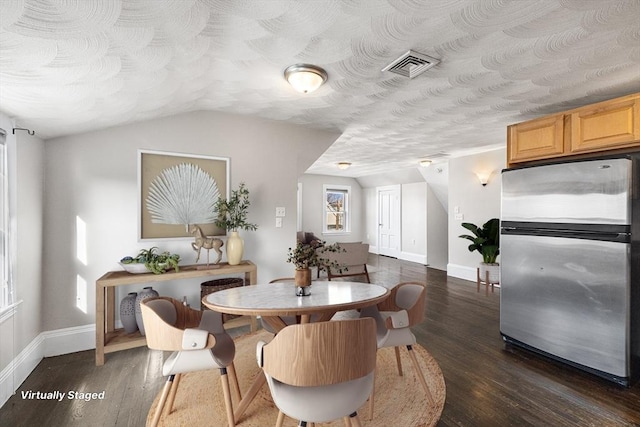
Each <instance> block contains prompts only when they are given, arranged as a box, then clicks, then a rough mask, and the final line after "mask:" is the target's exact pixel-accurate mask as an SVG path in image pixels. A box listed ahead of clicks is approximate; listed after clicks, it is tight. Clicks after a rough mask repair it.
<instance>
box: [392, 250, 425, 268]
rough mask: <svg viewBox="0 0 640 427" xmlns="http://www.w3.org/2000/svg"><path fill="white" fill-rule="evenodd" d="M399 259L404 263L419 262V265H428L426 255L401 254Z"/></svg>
mask: <svg viewBox="0 0 640 427" xmlns="http://www.w3.org/2000/svg"><path fill="white" fill-rule="evenodd" d="M399 258H400V259H402V260H404V261H411V262H417V263H418V264H423V265H427V256H426V255H420V254H413V253H411V252H400V257H399Z"/></svg>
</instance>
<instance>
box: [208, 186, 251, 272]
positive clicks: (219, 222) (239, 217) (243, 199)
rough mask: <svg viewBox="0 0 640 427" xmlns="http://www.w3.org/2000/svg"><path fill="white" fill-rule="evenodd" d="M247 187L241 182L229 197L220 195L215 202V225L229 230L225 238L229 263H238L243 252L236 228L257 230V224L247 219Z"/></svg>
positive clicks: (241, 241)
mask: <svg viewBox="0 0 640 427" xmlns="http://www.w3.org/2000/svg"><path fill="white" fill-rule="evenodd" d="M250 204H251V203H250V202H249V189H248V188H247V187H246V186H245V184H244V182H241V183H240V185H239V186H238V189H237V190H233V191H231V196H230V197H229V199H223V198H222V197H220V198H219V199H218V200H217V201H216V204H215V211H216V212H217V218H216V220H215V224H216V226H217V227H220V228H224V229H225V230H228V231H231V235H230V236H229V238H228V239H227V244H226V247H227V261H228V262H229V264H230V265H237V264H240V261H241V260H242V255H243V253H244V241H243V240H242V238H240V236H239V235H238V230H239V229H241V230H252V231H253V230H257V229H258V226H257V225H256V224H252V223H250V222H249V221H248V220H247V215H248V210H249V205H250Z"/></svg>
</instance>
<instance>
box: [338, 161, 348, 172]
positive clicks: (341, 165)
mask: <svg viewBox="0 0 640 427" xmlns="http://www.w3.org/2000/svg"><path fill="white" fill-rule="evenodd" d="M349 166H351V163H349V162H340V163H338V169H342V170H345V169H349Z"/></svg>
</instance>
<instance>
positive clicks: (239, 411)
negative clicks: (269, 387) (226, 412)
mask: <svg viewBox="0 0 640 427" xmlns="http://www.w3.org/2000/svg"><path fill="white" fill-rule="evenodd" d="M266 382H267V378H266V377H265V376H264V374H263V373H262V370H260V373H259V374H258V376H257V377H256V379H255V380H254V381H253V384H252V385H251V388H250V389H249V390H248V391H247V393H246V394H245V395H244V397H243V398H242V400H241V401H240V404H239V405H238V407H237V408H236V412H235V413H234V414H233V419H234V420H235V421H236V423H238V420H239V419H240V417H241V416H242V415H243V414H244V411H246V410H247V408H248V407H249V404H250V403H251V402H253V399H255V397H256V396H257V394H258V392H259V391H260V389H261V388H262V386H263V385H265V383H266Z"/></svg>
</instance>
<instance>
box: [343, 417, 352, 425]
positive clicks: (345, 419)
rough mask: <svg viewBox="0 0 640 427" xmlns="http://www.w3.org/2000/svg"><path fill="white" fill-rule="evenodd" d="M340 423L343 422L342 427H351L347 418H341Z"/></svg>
mask: <svg viewBox="0 0 640 427" xmlns="http://www.w3.org/2000/svg"><path fill="white" fill-rule="evenodd" d="M342 421H344V427H351V420H350V419H349V417H342Z"/></svg>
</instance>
